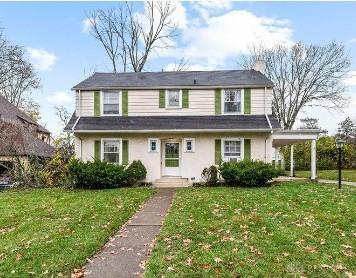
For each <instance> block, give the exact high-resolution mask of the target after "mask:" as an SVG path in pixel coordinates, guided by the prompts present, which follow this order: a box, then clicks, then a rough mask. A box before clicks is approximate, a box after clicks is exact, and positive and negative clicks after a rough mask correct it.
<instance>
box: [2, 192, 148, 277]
mask: <svg viewBox="0 0 356 278" xmlns="http://www.w3.org/2000/svg"><path fill="white" fill-rule="evenodd" d="M152 193H153V190H151V189H144V188H142V189H137V188H130V189H110V190H64V189H37V190H32V191H4V192H0V212H1V213H0V277H29V276H36V277H37V276H45V277H48V276H52V275H53V274H56V275H58V276H60V275H61V274H62V275H68V274H69V273H70V272H71V270H72V269H73V268H78V267H80V266H82V265H83V264H85V263H86V259H87V258H89V257H91V256H92V255H93V254H95V253H96V251H97V250H98V249H100V247H101V246H102V245H103V244H104V243H105V242H106V241H107V240H108V239H109V237H110V236H111V235H112V234H113V233H114V232H115V231H116V230H118V229H119V228H120V226H121V225H122V224H124V223H125V222H126V221H127V220H128V219H129V218H130V217H131V216H132V215H133V214H134V213H135V211H136V210H137V209H138V208H139V206H140V205H141V204H142V203H143V202H145V201H146V200H148V198H149V197H150V196H151V195H152Z"/></svg>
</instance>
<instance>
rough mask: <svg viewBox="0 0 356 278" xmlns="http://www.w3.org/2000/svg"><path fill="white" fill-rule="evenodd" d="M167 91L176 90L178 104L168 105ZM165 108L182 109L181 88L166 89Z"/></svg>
mask: <svg viewBox="0 0 356 278" xmlns="http://www.w3.org/2000/svg"><path fill="white" fill-rule="evenodd" d="M169 91H178V93H179V106H169ZM165 98H166V109H182V107H183V90H182V89H166V91H165Z"/></svg>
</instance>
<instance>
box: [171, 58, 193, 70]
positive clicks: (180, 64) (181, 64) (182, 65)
mask: <svg viewBox="0 0 356 278" xmlns="http://www.w3.org/2000/svg"><path fill="white" fill-rule="evenodd" d="M189 67H190V63H189V60H187V59H186V58H185V57H182V58H181V59H180V60H179V61H177V60H176V61H175V62H174V65H173V68H172V71H187V70H189Z"/></svg>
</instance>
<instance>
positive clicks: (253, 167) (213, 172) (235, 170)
mask: <svg viewBox="0 0 356 278" xmlns="http://www.w3.org/2000/svg"><path fill="white" fill-rule="evenodd" d="M280 172H281V170H280V169H276V168H275V167H274V166H272V165H271V164H269V163H265V162H263V161H253V160H243V161H239V162H223V163H222V164H221V165H220V166H219V167H216V166H214V165H212V166H210V167H209V168H205V169H204V170H203V172H202V179H203V180H204V185H206V186H214V185H221V184H225V185H228V186H244V187H254V186H264V185H266V184H267V183H268V182H269V181H270V180H272V179H273V178H275V177H278V176H279V175H280V174H281V173H280ZM219 174H220V177H221V178H222V180H219Z"/></svg>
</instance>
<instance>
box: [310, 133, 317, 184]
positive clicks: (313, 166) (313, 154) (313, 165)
mask: <svg viewBox="0 0 356 278" xmlns="http://www.w3.org/2000/svg"><path fill="white" fill-rule="evenodd" d="M310 151H311V163H310V179H311V180H316V140H315V139H313V140H312V141H311V150H310Z"/></svg>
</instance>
